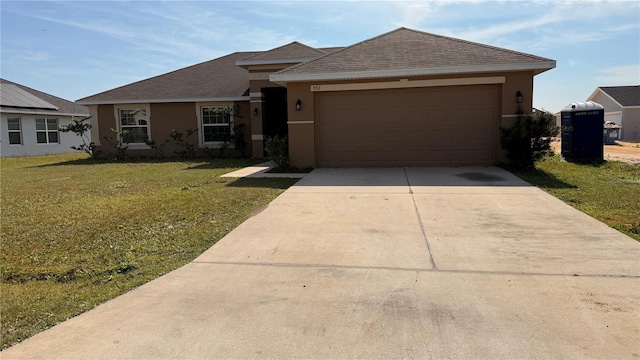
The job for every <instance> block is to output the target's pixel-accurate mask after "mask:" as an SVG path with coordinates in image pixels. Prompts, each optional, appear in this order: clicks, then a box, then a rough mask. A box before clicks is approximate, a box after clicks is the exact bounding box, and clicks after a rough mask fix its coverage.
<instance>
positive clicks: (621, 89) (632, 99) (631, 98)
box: [600, 85, 640, 106]
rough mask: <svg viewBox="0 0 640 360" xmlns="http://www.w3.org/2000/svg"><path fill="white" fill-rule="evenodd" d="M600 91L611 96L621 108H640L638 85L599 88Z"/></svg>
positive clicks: (639, 86) (639, 89) (639, 87)
mask: <svg viewBox="0 0 640 360" xmlns="http://www.w3.org/2000/svg"><path fill="white" fill-rule="evenodd" d="M600 90H602V91H603V92H605V93H606V94H607V95H609V96H611V97H612V98H613V99H614V100H615V101H617V102H618V103H620V105H622V106H640V85H636V86H601V87H600Z"/></svg>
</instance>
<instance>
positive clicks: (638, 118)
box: [587, 85, 640, 140]
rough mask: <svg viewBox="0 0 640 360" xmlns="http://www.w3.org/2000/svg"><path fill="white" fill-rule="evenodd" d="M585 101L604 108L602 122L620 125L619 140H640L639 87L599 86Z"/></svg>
mask: <svg viewBox="0 0 640 360" xmlns="http://www.w3.org/2000/svg"><path fill="white" fill-rule="evenodd" d="M587 101H595V102H597V103H598V104H600V105H602V106H603V107H604V121H605V122H607V121H613V122H615V123H616V124H618V125H622V129H620V136H619V139H620V140H640V85H635V86H601V87H599V88H597V89H595V90H594V91H593V93H591V95H590V96H589V98H587Z"/></svg>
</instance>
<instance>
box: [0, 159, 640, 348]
mask: <svg viewBox="0 0 640 360" xmlns="http://www.w3.org/2000/svg"><path fill="white" fill-rule="evenodd" d="M639 305H640V243H638V242H636V241H634V240H633V239H631V238H629V237H627V236H625V235H622V234H621V233H619V232H617V231H615V230H612V229H610V228H609V227H607V226H606V225H604V224H602V223H600V222H598V221H596V220H594V219H592V218H590V217H588V216H586V215H584V214H582V213H581V212H579V211H577V210H574V209H573V208H571V207H569V206H567V205H565V204H564V203H562V202H561V201H559V200H557V199H555V198H553V197H551V196H549V195H547V194H546V193H544V192H543V191H540V190H538V189H536V188H534V187H531V186H529V185H527V184H526V183H524V182H522V181H521V180H519V179H517V178H516V177H514V176H513V175H511V174H509V173H507V172H505V171H503V170H500V169H497V168H407V169H402V168H384V169H317V170H315V171H313V172H312V173H311V174H309V175H308V176H307V177H305V178H304V179H303V180H301V181H300V182H299V183H298V184H296V185H295V186H293V187H292V188H290V189H289V190H287V191H286V192H285V193H284V194H282V195H281V196H280V197H278V198H277V199H276V200H274V201H273V202H272V203H271V204H270V205H269V206H268V207H267V208H266V209H264V210H263V211H262V212H260V213H259V214H257V215H255V216H253V217H251V218H250V219H248V220H247V221H246V222H245V223H243V224H242V225H241V226H240V227H238V228H236V229H235V230H233V231H232V232H231V233H230V234H229V235H227V236H226V237H225V238H224V239H222V240H221V241H220V242H219V243H218V244H216V245H215V246H214V247H212V248H211V249H209V250H208V251H207V252H205V253H204V254H202V255H201V256H200V257H199V258H198V259H196V260H195V261H194V262H192V263H191V264H189V265H186V266H184V267H182V268H180V269H178V270H176V271H174V272H172V273H169V274H167V275H165V276H163V277H161V278H159V279H157V280H154V281H152V282H150V283H148V284H146V285H144V286H141V287H139V288H137V289H135V290H133V291H131V292H129V293H127V294H125V295H123V296H121V297H119V298H116V299H114V300H112V301H109V302H107V303H105V304H103V305H101V306H99V307H98V308H96V309H94V310H92V311H89V312H87V313H85V314H83V315H81V316H78V317H76V318H73V319H71V320H69V321H67V322H65V323H62V324H60V325H58V326H56V327H54V328H52V329H50V330H47V331H45V332H43V333H41V334H39V335H36V336H34V337H33V338H31V339H29V340H26V341H24V342H23V343H21V344H18V345H16V346H14V347H12V348H10V349H8V350H6V351H4V352H2V353H1V354H0V357H1V358H2V359H3V360H6V359H14V358H47V359H50V358H65V359H88V358H91V359H111V358H122V359H125V358H127V359H134V358H136V359H142V358H147V359H158V358H166V359H174V358H243V359H244V358H323V359H324V358H474V359H478V358H491V359H495V358H504V359H513V358H536V359H539V358H581V359H582V358H608V359H612V358H629V359H636V358H640V306H639Z"/></svg>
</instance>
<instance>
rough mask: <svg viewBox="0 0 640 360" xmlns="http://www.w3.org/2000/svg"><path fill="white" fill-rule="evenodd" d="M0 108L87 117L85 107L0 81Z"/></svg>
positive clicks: (10, 82)
mask: <svg viewBox="0 0 640 360" xmlns="http://www.w3.org/2000/svg"><path fill="white" fill-rule="evenodd" d="M0 87H1V90H2V91H1V96H0V98H1V99H0V108H1V109H2V111H4V112H19V113H29V114H58V115H69V116H88V115H89V111H88V109H87V108H86V107H85V106H82V105H77V104H74V103H73V102H71V101H68V100H65V99H63V98H59V97H57V96H53V95H51V94H47V93H45V92H42V91H39V90H36V89H32V88H30V87H27V86H24V85H21V84H18V83H14V82H12V81H9V80H5V79H0Z"/></svg>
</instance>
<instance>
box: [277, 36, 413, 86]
mask: <svg viewBox="0 0 640 360" xmlns="http://www.w3.org/2000/svg"><path fill="white" fill-rule="evenodd" d="M401 29H404V28H403V27H400V28H397V29H395V30H392V31H389V32H386V33H384V34H380V35H378V36H375V37H372V38H370V39H365V40H362V41H359V42H357V43H355V44H352V45H349V46H345V47H343V48H342V49H340V50H338V51H334V52H332V53H325V54H324V55H322V56H319V57H317V58H315V59H311V60H307V61H304V62H301V63H299V64H295V65H293V66H289V67H287V68H284V69H282V70H280V71H277V72H275V73H274V74H278V73H280V72H284V71H288V70H290V69H296V68H298V67H300V66H302V65H306V64H310V63H312V62H315V61H318V60H320V59H324V58H325V57H327V56H330V55H335V54H338V53H341V52H343V51H345V50H347V49H350V48H352V47H354V46H357V45H360V44H364V43H365V42H367V41H371V40H374V39H377V38H380V37H382V36H384V35H388V34H391V33H393V32H396V31H398V30H401Z"/></svg>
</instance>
